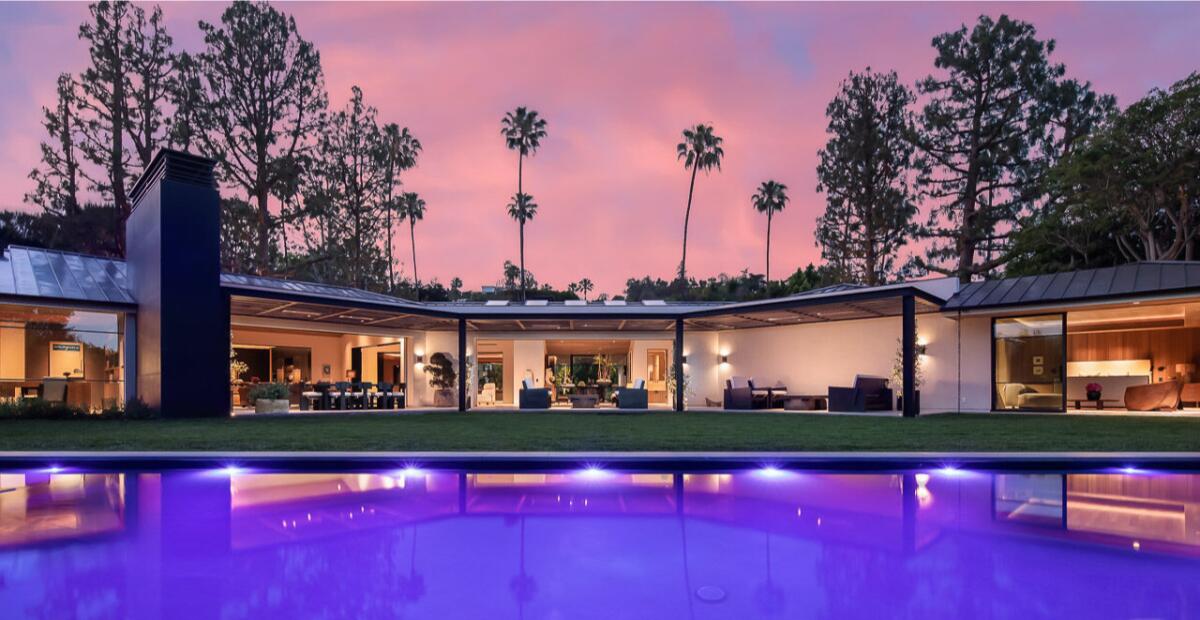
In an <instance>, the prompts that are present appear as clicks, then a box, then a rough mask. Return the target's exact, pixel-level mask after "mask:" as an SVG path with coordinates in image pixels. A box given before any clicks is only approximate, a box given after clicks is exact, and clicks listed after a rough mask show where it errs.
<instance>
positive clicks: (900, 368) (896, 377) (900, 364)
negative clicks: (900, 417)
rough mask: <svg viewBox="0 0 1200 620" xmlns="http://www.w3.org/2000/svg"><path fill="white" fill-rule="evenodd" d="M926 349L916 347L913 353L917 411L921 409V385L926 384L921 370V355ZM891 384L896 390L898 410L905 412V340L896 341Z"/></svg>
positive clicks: (914, 390)
mask: <svg viewBox="0 0 1200 620" xmlns="http://www.w3.org/2000/svg"><path fill="white" fill-rule="evenodd" d="M923 349H924V347H922V346H921V345H916V350H915V351H913V360H914V363H913V394H914V396H915V397H916V398H914V399H913V400H915V401H916V405H917V410H918V411H920V409H921V384H922V383H924V382H925V373H924V372H922V369H921V353H922V351H923ZM891 383H892V385H893V386H894V389H895V390H896V409H897V410H901V411H902V410H904V339H903V338H897V339H896V357H895V359H894V360H893V361H892V376H891Z"/></svg>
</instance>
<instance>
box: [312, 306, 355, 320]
mask: <svg viewBox="0 0 1200 620" xmlns="http://www.w3.org/2000/svg"><path fill="white" fill-rule="evenodd" d="M351 312H354V311H353V310H351V309H349V308H342V309H341V310H338V311H337V312H331V313H329V314H323V315H321V316H319V317H317V318H315V319H313V320H314V321H328V320H329V319H336V318H338V317H340V316H342V315H343V314H350V313H351Z"/></svg>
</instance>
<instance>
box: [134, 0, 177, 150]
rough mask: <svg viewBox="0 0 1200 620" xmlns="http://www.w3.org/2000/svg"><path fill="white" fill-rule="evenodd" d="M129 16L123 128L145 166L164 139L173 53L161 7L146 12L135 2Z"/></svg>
mask: <svg viewBox="0 0 1200 620" xmlns="http://www.w3.org/2000/svg"><path fill="white" fill-rule="evenodd" d="M130 17H131V21H130V28H129V30H128V33H127V36H126V48H127V50H128V52H127V54H128V62H127V67H128V72H129V76H130V81H129V119H128V122H127V123H126V124H125V129H126V133H127V134H128V136H129V141H130V142H131V143H132V144H133V150H134V152H135V153H136V154H137V158H138V164H139V168H140V169H144V168H145V167H146V166H149V165H150V160H151V159H153V158H154V154H155V152H156V151H158V149H159V148H161V147H162V146H163V145H164V144H165V143H166V142H167V133H166V130H167V125H166V121H165V118H166V115H165V114H164V112H163V106H164V105H166V104H168V103H169V102H170V101H171V94H172V92H173V91H172V88H171V85H172V82H171V80H172V72H173V70H174V69H175V54H174V52H173V51H172V50H171V45H172V40H171V37H170V35H168V34H167V32H166V30H165V29H163V25H162V18H163V13H162V9H161V8H160V7H158V6H155V7H154V8H153V9H151V10H150V13H149V16H147V14H146V11H144V10H142V9H141V8H140V7H136V6H135V7H134V8H133V10H132V11H131V13H130Z"/></svg>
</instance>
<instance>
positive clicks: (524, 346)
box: [510, 340, 546, 390]
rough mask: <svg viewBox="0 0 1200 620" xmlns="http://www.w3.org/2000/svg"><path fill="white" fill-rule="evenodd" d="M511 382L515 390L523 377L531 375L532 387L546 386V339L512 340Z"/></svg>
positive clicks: (519, 386)
mask: <svg viewBox="0 0 1200 620" xmlns="http://www.w3.org/2000/svg"><path fill="white" fill-rule="evenodd" d="M510 372H511V374H510V377H511V379H512V382H511V383H510V385H512V386H515V387H516V389H517V390H520V389H521V382H522V381H524V380H525V377H528V376H530V375H532V376H533V384H534V387H546V341H545V340H515V341H513V364H512V370H511V371H510Z"/></svg>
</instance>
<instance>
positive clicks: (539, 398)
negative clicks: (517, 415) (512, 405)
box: [517, 379, 550, 409]
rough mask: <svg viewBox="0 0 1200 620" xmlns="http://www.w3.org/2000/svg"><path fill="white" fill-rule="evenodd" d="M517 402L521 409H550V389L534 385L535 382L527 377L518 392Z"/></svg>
mask: <svg viewBox="0 0 1200 620" xmlns="http://www.w3.org/2000/svg"><path fill="white" fill-rule="evenodd" d="M517 404H518V406H519V407H520V408H521V409H549V408H550V389H549V388H536V387H533V382H532V381H530V380H529V379H525V380H524V381H522V382H521V391H520V392H518V394H517Z"/></svg>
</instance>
